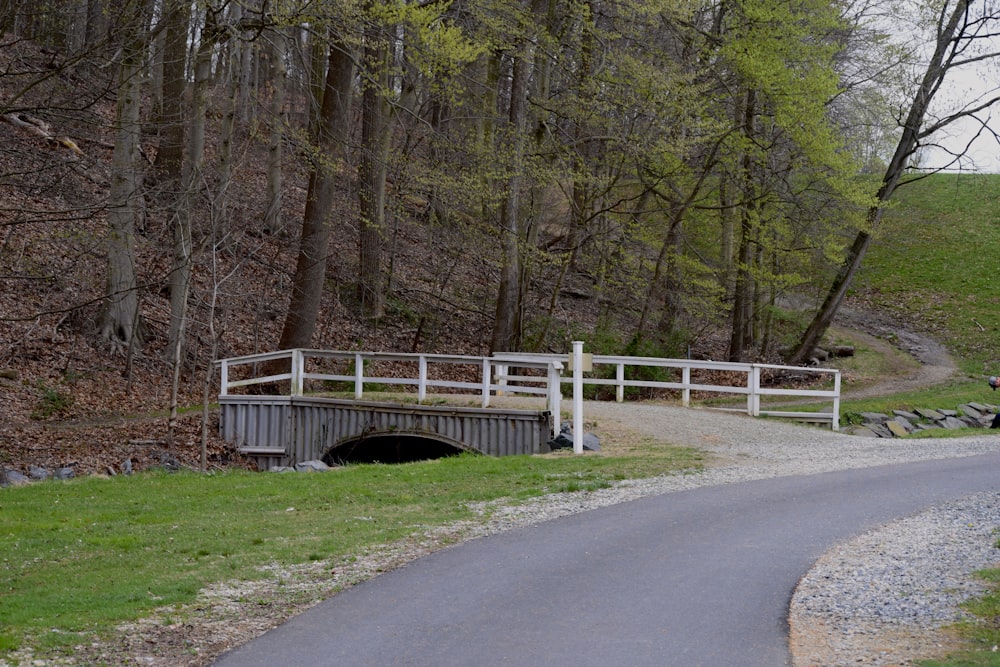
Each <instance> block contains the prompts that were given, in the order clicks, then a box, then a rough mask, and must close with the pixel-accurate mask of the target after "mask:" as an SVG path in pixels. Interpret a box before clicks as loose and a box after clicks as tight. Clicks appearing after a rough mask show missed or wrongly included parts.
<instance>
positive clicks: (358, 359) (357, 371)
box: [354, 352, 365, 401]
mask: <svg viewBox="0 0 1000 667" xmlns="http://www.w3.org/2000/svg"><path fill="white" fill-rule="evenodd" d="M364 393H365V359H364V357H363V356H361V353H360V352H355V353H354V400H355V401H360V400H361V397H362V396H363V395H364Z"/></svg>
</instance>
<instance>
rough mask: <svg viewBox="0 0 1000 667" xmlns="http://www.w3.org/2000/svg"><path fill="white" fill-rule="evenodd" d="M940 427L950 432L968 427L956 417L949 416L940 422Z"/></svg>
mask: <svg viewBox="0 0 1000 667" xmlns="http://www.w3.org/2000/svg"><path fill="white" fill-rule="evenodd" d="M941 426H943V427H944V428H947V429H952V430H955V429H960V428H967V427H968V425H967V424H966V423H965V422H963V421H962V420H961V419H958V418H957V417H953V416H951V415H948V416H947V417H945V418H944V419H942V420H941Z"/></svg>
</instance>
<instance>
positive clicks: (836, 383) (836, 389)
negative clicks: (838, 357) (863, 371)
mask: <svg viewBox="0 0 1000 667" xmlns="http://www.w3.org/2000/svg"><path fill="white" fill-rule="evenodd" d="M830 428H832V429H833V430H834V431H839V430H840V371H839V370H838V371H834V372H833V420H831V422H830Z"/></svg>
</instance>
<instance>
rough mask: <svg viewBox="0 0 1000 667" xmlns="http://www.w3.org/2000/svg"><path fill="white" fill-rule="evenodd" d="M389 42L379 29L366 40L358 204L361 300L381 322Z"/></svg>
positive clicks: (362, 308)
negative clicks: (379, 32)
mask: <svg viewBox="0 0 1000 667" xmlns="http://www.w3.org/2000/svg"><path fill="white" fill-rule="evenodd" d="M386 57H387V51H386V46H385V41H384V39H383V38H382V36H381V35H379V34H378V29H377V28H372V29H369V30H368V31H367V34H366V36H365V58H364V62H365V66H366V67H367V68H368V70H369V71H368V76H367V77H365V78H366V79H367V82H366V84H365V89H364V93H363V100H362V117H361V156H360V157H361V163H360V165H359V168H358V172H359V173H358V177H359V181H360V182H359V188H358V200H359V205H360V212H361V220H360V227H361V229H360V234H359V237H358V244H359V272H358V273H359V276H358V301H359V306H360V313H361V315H362V317H366V318H369V319H373V320H377V319H379V318H381V317H382V315H383V314H384V311H385V294H384V290H383V280H382V254H383V248H384V246H385V237H386V227H385V179H386V163H387V161H388V157H389V133H388V131H387V128H386V109H385V105H386V103H385V95H386V94H387V92H388V80H387V79H388V77H387V73H388V72H387V67H388V63H387V62H386Z"/></svg>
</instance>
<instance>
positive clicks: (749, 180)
mask: <svg viewBox="0 0 1000 667" xmlns="http://www.w3.org/2000/svg"><path fill="white" fill-rule="evenodd" d="M756 107H757V94H756V92H755V91H753V90H749V91H747V93H746V98H745V103H744V107H743V122H742V123H741V130H742V132H743V134H744V135H745V136H746V137H747V140H748V141H747V144H748V147H747V148H746V149H744V153H743V158H742V162H743V164H742V168H741V170H740V172H741V173H740V179H741V180H742V193H743V195H742V196H743V201H742V203H741V206H740V246H739V258H738V261H737V266H736V283H735V288H734V294H733V319H732V331H731V332H730V338H729V361H745V360H746V356H747V348H749V347H750V346H751V345H752V340H753V335H752V331H751V327H752V324H753V299H752V296H753V275H752V273H751V271H750V268H751V264H752V262H753V257H754V253H753V248H752V244H753V242H754V238H753V228H754V225H755V220H754V218H755V217H756V212H755V204H754V196H753V187H754V186H753V184H754V175H753V171H754V166H753V157H752V156H751V155H750V153H749V151H750V150H751V149H750V146H752V145H753V138H754V135H755V134H756V128H755V124H756V113H757V108H756Z"/></svg>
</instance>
